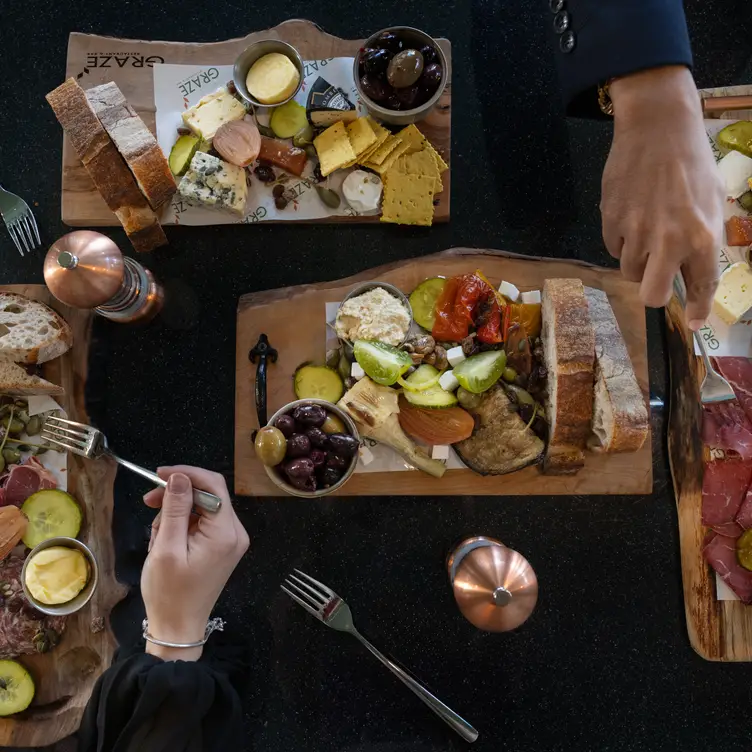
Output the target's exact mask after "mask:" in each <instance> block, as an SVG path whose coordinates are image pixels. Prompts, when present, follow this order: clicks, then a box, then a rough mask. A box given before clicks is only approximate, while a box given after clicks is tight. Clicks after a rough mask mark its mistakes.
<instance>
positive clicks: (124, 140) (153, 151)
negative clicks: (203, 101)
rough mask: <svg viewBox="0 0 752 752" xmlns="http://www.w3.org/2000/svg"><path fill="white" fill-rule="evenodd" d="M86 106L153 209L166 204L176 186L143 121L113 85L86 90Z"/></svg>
mask: <svg viewBox="0 0 752 752" xmlns="http://www.w3.org/2000/svg"><path fill="white" fill-rule="evenodd" d="M86 98H87V99H88V100H89V104H90V105H91V106H92V109H93V110H94V112H95V113H96V115H97V117H98V118H99V122H100V123H102V125H103V126H104V129H105V130H106V131H107V133H108V134H109V136H110V138H111V139H112V141H113V143H114V144H115V146H116V147H117V149H118V151H119V152H120V153H121V154H122V155H123V159H125V161H126V164H127V165H128V167H129V168H130V171H131V172H132V173H133V177H135V178H136V182H137V183H138V187H139V188H140V189H141V193H143V194H144V196H146V200H147V201H148V202H149V205H150V206H151V208H152V209H155V210H156V209H159V207H160V206H162V205H163V204H164V203H166V202H167V201H169V200H170V199H171V198H172V196H173V194H174V193H175V191H176V190H177V186H176V185H175V178H174V177H173V176H172V172H171V170H170V165H169V164H168V163H167V159H165V155H164V154H163V153H162V150H161V149H160V148H159V144H158V143H157V140H156V139H155V138H154V136H153V135H152V133H151V131H150V130H149V129H148V128H147V127H146V125H145V124H144V121H143V120H141V118H140V117H139V116H138V114H137V113H136V111H135V110H134V109H133V107H131V105H130V104H128V100H127V99H126V98H125V97H124V96H123V92H121V91H120V89H119V88H118V85H117V84H116V83H114V82H112V81H111V82H110V83H108V84H102V85H101V86H95V87H94V88H93V89H88V90H87V91H86Z"/></svg>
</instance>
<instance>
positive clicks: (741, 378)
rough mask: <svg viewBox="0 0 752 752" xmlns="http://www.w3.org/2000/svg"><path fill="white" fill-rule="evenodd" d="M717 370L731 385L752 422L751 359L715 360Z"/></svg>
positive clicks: (725, 358)
mask: <svg viewBox="0 0 752 752" xmlns="http://www.w3.org/2000/svg"><path fill="white" fill-rule="evenodd" d="M712 361H713V365H714V366H715V369H716V370H717V371H719V372H720V373H721V375H722V376H723V377H724V378H725V379H726V380H727V381H728V382H729V383H730V384H731V388H732V389H733V390H734V394H735V395H736V398H737V399H738V400H739V404H741V406H742V408H743V409H744V412H745V413H746V414H747V417H748V418H749V419H750V420H752V360H750V359H749V358H727V357H724V358H713V359H712Z"/></svg>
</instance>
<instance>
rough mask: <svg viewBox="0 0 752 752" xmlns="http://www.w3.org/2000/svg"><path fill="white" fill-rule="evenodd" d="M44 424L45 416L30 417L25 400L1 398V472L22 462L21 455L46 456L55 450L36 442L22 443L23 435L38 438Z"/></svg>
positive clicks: (8, 397)
mask: <svg viewBox="0 0 752 752" xmlns="http://www.w3.org/2000/svg"><path fill="white" fill-rule="evenodd" d="M43 423H44V415H29V405H28V402H27V401H26V400H25V399H21V398H19V397H10V396H7V395H3V396H2V397H0V472H2V471H3V470H5V468H6V467H7V466H8V465H13V464H16V463H18V462H20V461H21V454H22V453H25V452H28V453H29V454H33V455H38V454H44V453H45V452H46V451H47V450H48V449H51V448H54V447H50V446H49V445H46V444H39V443H37V442H36V441H28V442H27V441H25V440H24V441H22V440H21V435H22V434H25V435H26V436H29V437H31V436H37V435H38V434H39V433H40V432H41V430H42V425H43Z"/></svg>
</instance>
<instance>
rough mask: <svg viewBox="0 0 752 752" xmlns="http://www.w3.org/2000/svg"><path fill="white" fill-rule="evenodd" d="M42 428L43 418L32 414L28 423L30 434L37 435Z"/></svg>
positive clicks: (27, 427)
mask: <svg viewBox="0 0 752 752" xmlns="http://www.w3.org/2000/svg"><path fill="white" fill-rule="evenodd" d="M41 430H42V419H41V418H40V417H39V416H38V415H32V416H31V418H29V422H28V423H27V424H26V433H27V434H28V435H29V436H36V435H37V434H38V433H39V432H40V431H41Z"/></svg>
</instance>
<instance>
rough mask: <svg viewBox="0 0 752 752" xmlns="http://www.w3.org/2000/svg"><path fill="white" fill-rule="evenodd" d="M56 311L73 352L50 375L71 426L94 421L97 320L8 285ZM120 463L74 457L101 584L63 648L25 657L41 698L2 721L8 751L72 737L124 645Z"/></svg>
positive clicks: (73, 490)
mask: <svg viewBox="0 0 752 752" xmlns="http://www.w3.org/2000/svg"><path fill="white" fill-rule="evenodd" d="M0 289H1V290H2V291H4V292H16V293H21V294H22V295H26V296H28V297H30V298H34V299H35V300H40V301H42V302H43V303H46V304H47V305H49V306H50V307H52V308H54V309H55V310H56V311H57V312H58V313H59V314H60V315H61V316H62V317H63V318H64V319H65V320H66V321H67V322H68V324H69V325H70V327H71V329H72V330H73V337H74V342H73V347H72V348H71V349H70V350H69V351H68V352H67V353H66V354H65V355H63V356H62V357H61V358H57V359H56V360H53V361H51V362H50V363H47V364H45V366H44V377H45V378H47V379H49V380H50V381H52V382H54V383H55V384H60V385H61V386H63V387H64V388H65V394H64V395H63V396H61V397H56V399H57V400H58V401H59V402H60V403H61V404H62V406H63V407H64V408H65V410H66V411H67V413H68V416H69V417H70V418H71V420H76V421H80V422H82V423H86V422H87V420H88V418H87V414H86V404H85V398H84V386H85V384H86V376H87V372H88V357H89V343H90V335H91V320H92V314H91V312H89V311H81V310H78V309H75V308H69V307H67V306H64V305H62V304H61V303H59V302H58V301H57V300H56V299H55V298H53V297H52V295H50V293H49V291H48V290H47V288H46V287H45V286H44V285H4V286H3V287H2V288H0ZM116 467H117V466H116V465H115V464H114V463H112V462H110V461H109V460H97V461H92V460H85V459H83V458H81V457H76V456H74V455H72V454H70V455H68V492H69V493H70V494H72V495H73V496H75V497H76V499H77V500H78V502H79V504H80V505H81V507H82V509H83V512H84V522H83V526H82V528H81V534H80V535H79V537H80V538H81V540H82V541H83V542H84V543H85V544H86V545H87V546H88V547H89V548H90V549H91V551H92V552H93V554H94V556H95V557H96V560H97V563H98V565H99V584H98V586H97V589H96V590H95V592H94V595H93V596H92V599H91V600H90V601H89V603H88V604H87V605H86V606H85V607H84V608H83V609H81V611H79V612H78V613H76V614H74V615H72V616H69V617H68V620H67V622H66V626H65V631H64V632H63V637H62V640H61V642H60V644H59V645H58V646H57V647H55V648H53V650H51V651H50V652H49V653H45V654H43V655H33V656H30V655H25V656H21V657H20V658H18V660H19V661H20V662H21V663H23V664H24V666H26V667H27V668H28V670H29V672H30V673H31V674H32V677H33V678H34V683H35V684H36V689H37V693H36V697H35V698H34V702H33V703H32V705H31V707H30V708H29V709H28V710H26V711H24V712H23V713H19V714H18V715H15V716H10V717H8V718H0V745H2V746H3V747H5V746H11V747H43V746H47V745H49V744H53V743H54V742H56V741H58V740H59V739H62V738H63V737H66V736H68V735H70V734H72V733H73V732H74V731H75V730H76V729H77V728H78V726H79V724H80V722H81V716H82V714H83V711H84V707H85V706H86V703H87V702H88V700H89V697H90V696H91V692H92V689H93V687H94V683H95V682H96V680H97V679H98V678H99V676H100V674H101V673H102V672H103V671H104V670H105V669H106V668H107V667H108V666H109V665H110V663H111V662H112V656H113V654H114V651H115V648H116V646H117V644H116V642H115V638H114V636H113V634H112V631H111V629H110V625H109V617H110V611H111V610H112V608H113V606H114V605H115V604H116V603H117V602H118V601H120V600H121V599H122V598H123V597H124V596H125V593H126V588H125V587H124V586H123V585H121V584H120V583H118V582H117V580H116V579H115V552H114V548H113V543H112V505H113V485H114V481H115V470H116Z"/></svg>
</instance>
